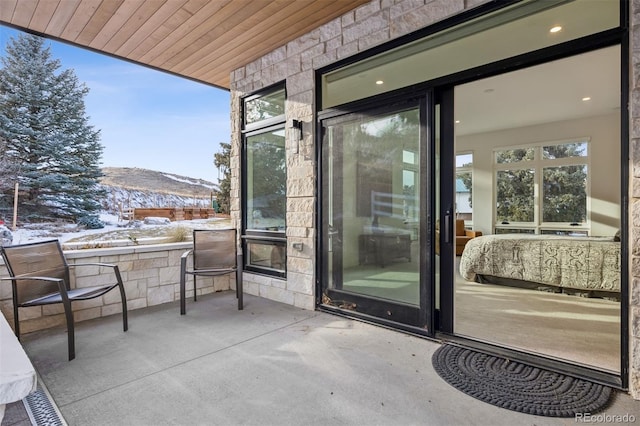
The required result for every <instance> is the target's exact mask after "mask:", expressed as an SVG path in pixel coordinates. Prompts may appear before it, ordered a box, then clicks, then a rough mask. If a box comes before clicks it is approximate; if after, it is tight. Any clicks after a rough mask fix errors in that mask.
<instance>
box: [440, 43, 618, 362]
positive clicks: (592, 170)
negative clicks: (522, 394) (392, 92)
mask: <svg viewBox="0 0 640 426" xmlns="http://www.w3.org/2000/svg"><path fill="white" fill-rule="evenodd" d="M594 64H599V66H597V67H595V66H593V65H594ZM619 64H620V48H619V46H613V47H609V48H605V49H601V50H597V51H593V52H589V53H585V54H582V55H577V56H574V57H570V58H565V59H561V60H557V61H554V62H549V63H546V64H542V65H538V66H535V67H531V68H526V69H523V70H519V71H515V72H511V73H507V74H502V75H498V76H495V77H491V78H487V79H483V80H478V81H474V82H471V83H467V84H464V85H460V86H457V87H456V88H455V100H454V104H455V107H454V117H455V122H456V123H457V124H455V151H456V153H458V154H468V153H472V154H473V162H472V164H471V166H470V167H469V168H468V170H467V171H468V172H470V185H469V187H470V188H472V191H470V196H471V200H470V203H469V206H465V208H466V207H470V209H471V213H472V221H468V218H467V217H465V218H464V219H465V220H467V222H466V223H465V224H464V225H465V228H467V229H462V230H460V232H456V239H457V238H460V237H464V238H466V239H467V240H468V241H467V242H466V246H464V248H463V250H462V252H461V253H456V254H457V256H456V257H455V265H456V272H455V274H454V275H455V276H454V303H453V306H454V327H453V329H454V332H455V334H457V335H462V336H468V337H471V338H473V339H477V340H481V341H485V342H488V343H492V344H497V345H500V346H504V347H509V348H514V349H517V350H521V351H525V352H529V353H535V354H539V355H542V356H545V357H549V358H553V359H559V360H563V361H569V362H571V363H575V364H579V365H586V366H589V367H593V368H596V369H601V370H605V371H612V372H619V371H620V369H621V367H620V359H621V355H620V353H621V343H620V333H621V331H620V316H621V310H620V300H621V292H620V285H621V275H620V265H621V257H620V252H621V248H620V242H619V239H618V241H616V239H615V234H616V232H618V230H619V229H620V218H621V207H620V200H621V195H620V194H621V190H620V185H621V183H620V181H621V179H620V173H621V172H620V158H621V155H620V144H619V141H620V122H621V120H620V95H619V93H620V65H619ZM587 70H588V71H587ZM578 76H579V77H578ZM592 81H598V82H599V83H601V84H599V85H598V86H597V88H596V86H594V85H592V84H591V83H590V82H592ZM601 87H607V88H609V89H610V90H608V91H607V90H601V89H600V88H601ZM596 89H597V90H598V94H597V95H595V93H594V92H592V91H593V90H596ZM445 161H448V162H449V163H448V164H449V165H448V167H449V169H450V174H448V175H447V176H449V175H450V176H454V175H455V172H453V171H452V170H451V169H453V167H455V166H454V164H453V163H454V161H455V160H454V159H449V160H447V159H445ZM467 231H472V232H471V233H469V232H467ZM474 232H482V236H477V234H475V233H474ZM469 235H471V236H472V238H471V239H469V238H468V237H469Z"/></svg>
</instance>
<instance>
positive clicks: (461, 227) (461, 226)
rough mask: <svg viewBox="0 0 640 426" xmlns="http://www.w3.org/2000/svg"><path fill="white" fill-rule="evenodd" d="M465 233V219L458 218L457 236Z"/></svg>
mask: <svg viewBox="0 0 640 426" xmlns="http://www.w3.org/2000/svg"><path fill="white" fill-rule="evenodd" d="M464 235H465V231H464V219H456V237H459V236H464Z"/></svg>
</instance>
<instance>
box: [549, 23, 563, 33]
mask: <svg viewBox="0 0 640 426" xmlns="http://www.w3.org/2000/svg"><path fill="white" fill-rule="evenodd" d="M560 31H562V27H561V26H560V25H556V26H555V27H551V29H550V30H549V32H550V33H552V34H553V33H559V32H560Z"/></svg>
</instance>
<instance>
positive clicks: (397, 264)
mask: <svg viewBox="0 0 640 426" xmlns="http://www.w3.org/2000/svg"><path fill="white" fill-rule="evenodd" d="M322 127H323V140H322V181H323V185H322V188H323V197H322V221H323V227H322V228H323V230H324V233H323V248H324V250H323V262H322V265H323V273H322V276H323V277H324V281H325V282H324V283H323V294H322V302H323V304H325V305H326V306H332V307H336V308H339V309H347V310H350V311H352V312H357V313H359V314H362V315H367V316H373V317H376V318H378V319H381V320H384V321H392V322H398V323H402V324H407V325H411V326H418V327H425V326H426V321H427V314H426V312H427V289H426V285H425V283H426V280H427V279H428V278H427V275H426V274H423V273H422V271H423V270H424V267H423V266H421V265H424V263H423V262H422V263H421V247H422V240H423V238H424V236H423V235H422V233H423V231H424V229H425V227H422V226H421V220H422V219H423V218H424V215H423V213H424V212H423V211H422V210H423V207H422V204H421V203H422V202H424V197H423V196H422V195H423V194H424V188H422V186H423V183H422V179H423V178H424V174H423V173H421V170H422V169H423V167H421V164H424V161H425V158H426V157H425V155H426V152H425V151H424V146H425V141H426V135H425V134H424V131H423V130H422V128H423V127H422V126H421V108H420V107H419V105H418V103H417V102H410V103H406V104H403V105H398V106H396V107H382V108H374V109H371V110H367V111H364V112H362V111H361V112H357V113H351V114H346V115H341V116H338V117H335V118H330V119H326V120H323V121H322ZM422 260H423V261H424V260H425V259H422Z"/></svg>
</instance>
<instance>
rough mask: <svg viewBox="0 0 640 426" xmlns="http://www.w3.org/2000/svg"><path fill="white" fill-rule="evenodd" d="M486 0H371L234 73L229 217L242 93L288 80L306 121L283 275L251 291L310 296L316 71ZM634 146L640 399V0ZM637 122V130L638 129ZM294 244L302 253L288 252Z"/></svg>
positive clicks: (291, 187)
mask: <svg viewBox="0 0 640 426" xmlns="http://www.w3.org/2000/svg"><path fill="white" fill-rule="evenodd" d="M485 2H486V0H372V1H371V2H370V3H368V4H365V5H363V6H361V7H358V8H356V9H354V10H352V11H350V12H348V13H347V14H345V15H343V16H342V17H340V18H337V19H334V20H333V21H331V22H329V23H327V24H325V25H322V26H321V27H319V28H317V29H315V30H313V31H312V32H310V33H308V34H306V35H303V36H301V37H299V38H298V39H296V40H294V41H292V42H290V43H288V44H287V45H286V46H280V47H278V48H277V49H275V50H274V51H272V52H271V53H269V54H268V55H266V56H263V57H262V58H259V59H257V60H255V61H253V62H251V63H249V64H247V65H246V66H244V67H242V68H239V69H237V70H235V71H234V72H233V73H232V75H231V82H232V83H231V123H232V127H231V132H232V133H231V136H232V151H231V156H232V158H231V169H232V193H231V198H232V203H231V210H232V212H231V213H232V219H233V221H234V222H235V224H236V226H237V227H238V228H239V224H240V205H241V204H240V196H239V195H240V187H239V173H240V148H241V133H240V131H241V126H242V117H241V115H240V111H241V109H240V106H241V105H240V100H241V97H242V96H244V95H246V94H249V93H253V92H255V91H257V90H260V89H262V88H264V87H267V86H269V85H272V84H275V83H278V82H282V81H284V80H286V88H287V106H286V117H287V120H291V119H297V120H302V121H303V122H304V132H303V133H304V138H303V140H301V141H298V140H297V137H296V135H295V134H293V133H292V132H290V131H287V136H286V147H287V167H288V168H287V172H288V175H287V197H288V201H287V238H288V249H287V279H286V280H278V279H273V278H266V277H261V276H257V275H253V274H247V273H245V274H244V279H245V289H246V290H247V292H248V293H251V294H255V295H260V296H262V297H267V298H270V299H274V300H279V301H282V302H285V303H290V304H294V305H296V306H300V307H304V308H307V309H313V308H314V299H315V276H314V273H315V270H314V259H315V246H314V243H315V223H314V219H315V216H314V212H315V205H316V199H315V189H314V186H315V179H316V170H315V158H314V152H315V151H314V139H313V138H314V136H313V135H314V134H315V133H314V132H315V128H314V127H315V123H314V120H313V111H314V107H315V105H314V84H315V81H314V78H315V75H314V71H315V70H317V69H319V68H322V67H324V66H326V65H329V64H331V63H333V62H336V61H338V60H341V59H343V58H346V57H349V56H352V55H354V54H356V53H358V52H362V51H364V50H367V49H369V48H370V47H372V46H374V45H378V44H381V43H384V42H386V41H388V40H391V39H394V38H397V37H399V36H402V35H404V34H407V33H410V32H412V31H415V30H417V29H420V28H423V27H426V26H428V25H430V24H433V23H434V22H437V21H440V20H442V19H444V18H446V17H449V16H452V15H455V14H458V13H460V12H462V11H464V10H466V9H469V8H472V7H475V6H477V5H479V4H481V3H485ZM631 31H632V35H631V49H632V63H631V94H630V100H631V102H630V109H631V120H630V123H631V129H630V132H631V146H630V148H631V149H630V151H631V152H630V155H631V161H632V164H633V170H632V182H631V183H632V188H633V189H632V194H631V195H632V199H631V203H630V204H631V205H630V209H631V218H632V220H631V221H630V225H629V226H630V229H629V235H630V236H631V238H630V249H631V253H632V259H631V261H630V263H631V274H630V276H631V277H632V279H631V282H630V291H631V306H630V324H631V327H630V330H631V333H630V342H629V346H630V375H629V377H630V380H629V388H630V392H631V394H632V395H633V397H634V398H636V399H640V130H638V129H640V0H633V1H632V4H631ZM635 124H638V129H636V128H635ZM294 242H302V243H304V250H303V251H302V252H297V251H294V250H292V249H291V246H292V244H293V243H294Z"/></svg>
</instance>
